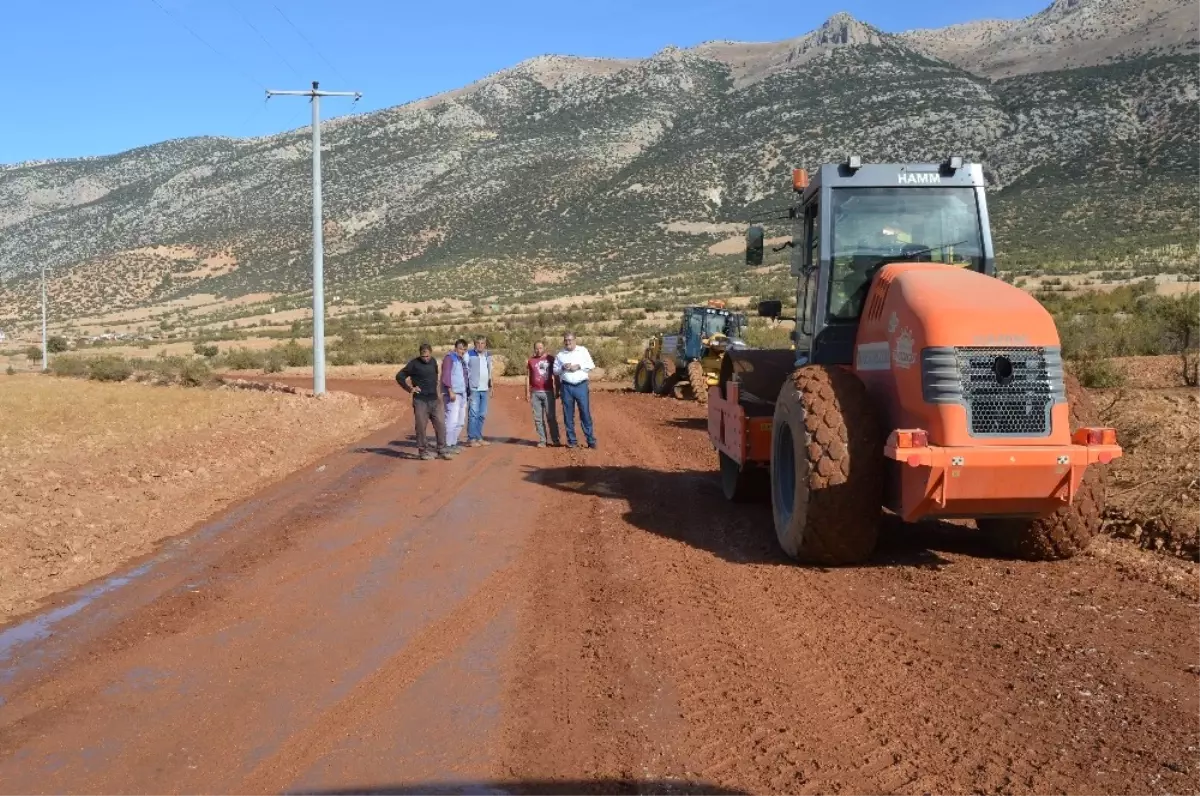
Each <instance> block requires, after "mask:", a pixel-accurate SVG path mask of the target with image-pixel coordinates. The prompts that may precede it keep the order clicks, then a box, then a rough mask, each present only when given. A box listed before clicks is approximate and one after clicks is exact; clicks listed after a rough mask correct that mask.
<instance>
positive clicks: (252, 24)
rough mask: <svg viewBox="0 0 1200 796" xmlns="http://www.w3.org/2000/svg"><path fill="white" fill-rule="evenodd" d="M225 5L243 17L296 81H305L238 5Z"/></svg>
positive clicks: (228, 0) (227, 3)
mask: <svg viewBox="0 0 1200 796" xmlns="http://www.w3.org/2000/svg"><path fill="white" fill-rule="evenodd" d="M225 4H226V5H227V6H229V7H230V8H231V9H233V11H234V13H236V14H237V15H238V16H239V17H241V20H242V22H245V23H246V25H247V27H249V28H250V30H252V31H254V32H255V33H257V34H258V38H260V39H262V42H263V44H265V45H267V49H269V50H270V51H271V52H272V53H274V54H275V56H276V57H277V58H278V59H279V60H281V61H283V63H284V64H285V65H286V66H287V68H288V69H291V70H292V74H293V75H295V76H296V79H298V80H301V81H303V80H304V76H303V75H301V74H300V70H298V69H296V67H294V66H292V63H291V61H289V60H288V59H287V58H285V57H284V55H283V53H281V52H279V51H278V50H276V49H275V46H274V45H273V44H271V42H270V41H268V40H267V37H266V36H264V35H263V33H262V31H261V30H259V29H258V28H256V27H255V26H254V23H252V22H251V21H250V20H248V19H246V16H245V15H244V14H243V13H242V12H241V11H240V10H238V7H237V6H236V5H234V4H233V3H232V2H230V0H226V2H225Z"/></svg>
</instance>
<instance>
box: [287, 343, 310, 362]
mask: <svg viewBox="0 0 1200 796" xmlns="http://www.w3.org/2000/svg"><path fill="white" fill-rule="evenodd" d="M282 350H283V361H284V363H285V364H287V366H288V367H289V368H306V367H311V366H312V363H313V352H312V349H311V348H305V347H303V346H301V345H300V344H299V343H297V342H296V341H295V340H290V341H288V343H287V345H285V346H283V349H282Z"/></svg>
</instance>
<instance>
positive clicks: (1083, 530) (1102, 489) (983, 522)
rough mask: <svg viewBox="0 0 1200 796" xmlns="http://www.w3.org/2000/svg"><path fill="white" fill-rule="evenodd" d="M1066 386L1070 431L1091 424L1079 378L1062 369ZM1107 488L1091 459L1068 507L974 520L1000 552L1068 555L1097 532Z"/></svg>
mask: <svg viewBox="0 0 1200 796" xmlns="http://www.w3.org/2000/svg"><path fill="white" fill-rule="evenodd" d="M1066 387H1067V403H1068V404H1069V405H1070V418H1071V420H1070V422H1071V432H1072V433H1074V432H1075V430H1076V429H1077V428H1079V427H1080V426H1090V425H1095V424H1097V423H1098V422H1099V413H1098V412H1097V411H1096V407H1095V405H1094V404H1093V403H1092V400H1091V396H1089V395H1088V393H1087V390H1085V389H1084V388H1083V386H1082V385H1081V384H1080V383H1079V380H1078V379H1076V378H1075V377H1074V376H1072V375H1071V374H1067V375H1066ZM1107 487H1108V472H1107V468H1106V467H1104V466H1103V465H1099V464H1093V465H1091V466H1090V467H1088V469H1087V471H1086V472H1085V474H1084V476H1083V482H1082V483H1081V484H1080V485H1079V490H1078V491H1077V492H1076V493H1075V500H1074V501H1073V502H1072V504H1071V505H1070V506H1069V507H1066V508H1062V509H1059V510H1058V511H1056V512H1055V513H1054V514H1051V515H1050V516H1049V517H1043V518H1041V519H1038V520H1022V519H1011V520H1009V519H997V518H989V519H980V520H979V521H978V522H977V523H976V525H978V527H979V530H980V531H982V532H983V533H984V534H985V535H986V536H987V537H988V539H989V540H990V542H991V544H992V545H993V547H995V548H996V549H998V550H999V551H1000V552H1002V553H1004V554H1006V555H1009V556H1012V557H1015V558H1022V559H1025V560H1028V561H1056V560H1060V559H1065V558H1071V557H1073V556H1075V555H1078V554H1079V553H1082V552H1083V551H1084V550H1086V549H1087V547H1088V545H1089V544H1091V541H1092V539H1093V538H1094V537H1095V536H1096V534H1097V533H1099V531H1100V525H1101V519H1102V518H1101V515H1102V514H1103V512H1104V502H1105V493H1106V491H1107Z"/></svg>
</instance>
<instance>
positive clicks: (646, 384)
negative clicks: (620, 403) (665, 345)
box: [633, 359, 654, 392]
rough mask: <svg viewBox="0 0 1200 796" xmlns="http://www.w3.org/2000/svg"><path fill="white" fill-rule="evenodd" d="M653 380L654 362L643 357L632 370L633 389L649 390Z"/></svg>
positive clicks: (637, 390) (638, 390)
mask: <svg viewBox="0 0 1200 796" xmlns="http://www.w3.org/2000/svg"><path fill="white" fill-rule="evenodd" d="M653 380H654V363H653V362H651V361H650V360H648V359H643V360H642V361H641V362H639V363H638V364H637V368H636V369H635V370H634V371H633V391H634V392H650V390H651V389H652V387H653Z"/></svg>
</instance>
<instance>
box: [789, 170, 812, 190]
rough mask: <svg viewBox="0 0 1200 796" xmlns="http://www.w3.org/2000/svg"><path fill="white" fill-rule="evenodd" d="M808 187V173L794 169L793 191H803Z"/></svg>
mask: <svg viewBox="0 0 1200 796" xmlns="http://www.w3.org/2000/svg"><path fill="white" fill-rule="evenodd" d="M807 187H808V172H807V171H805V170H804V169H792V190H794V191H803V190H804V189H805V188H807Z"/></svg>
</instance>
